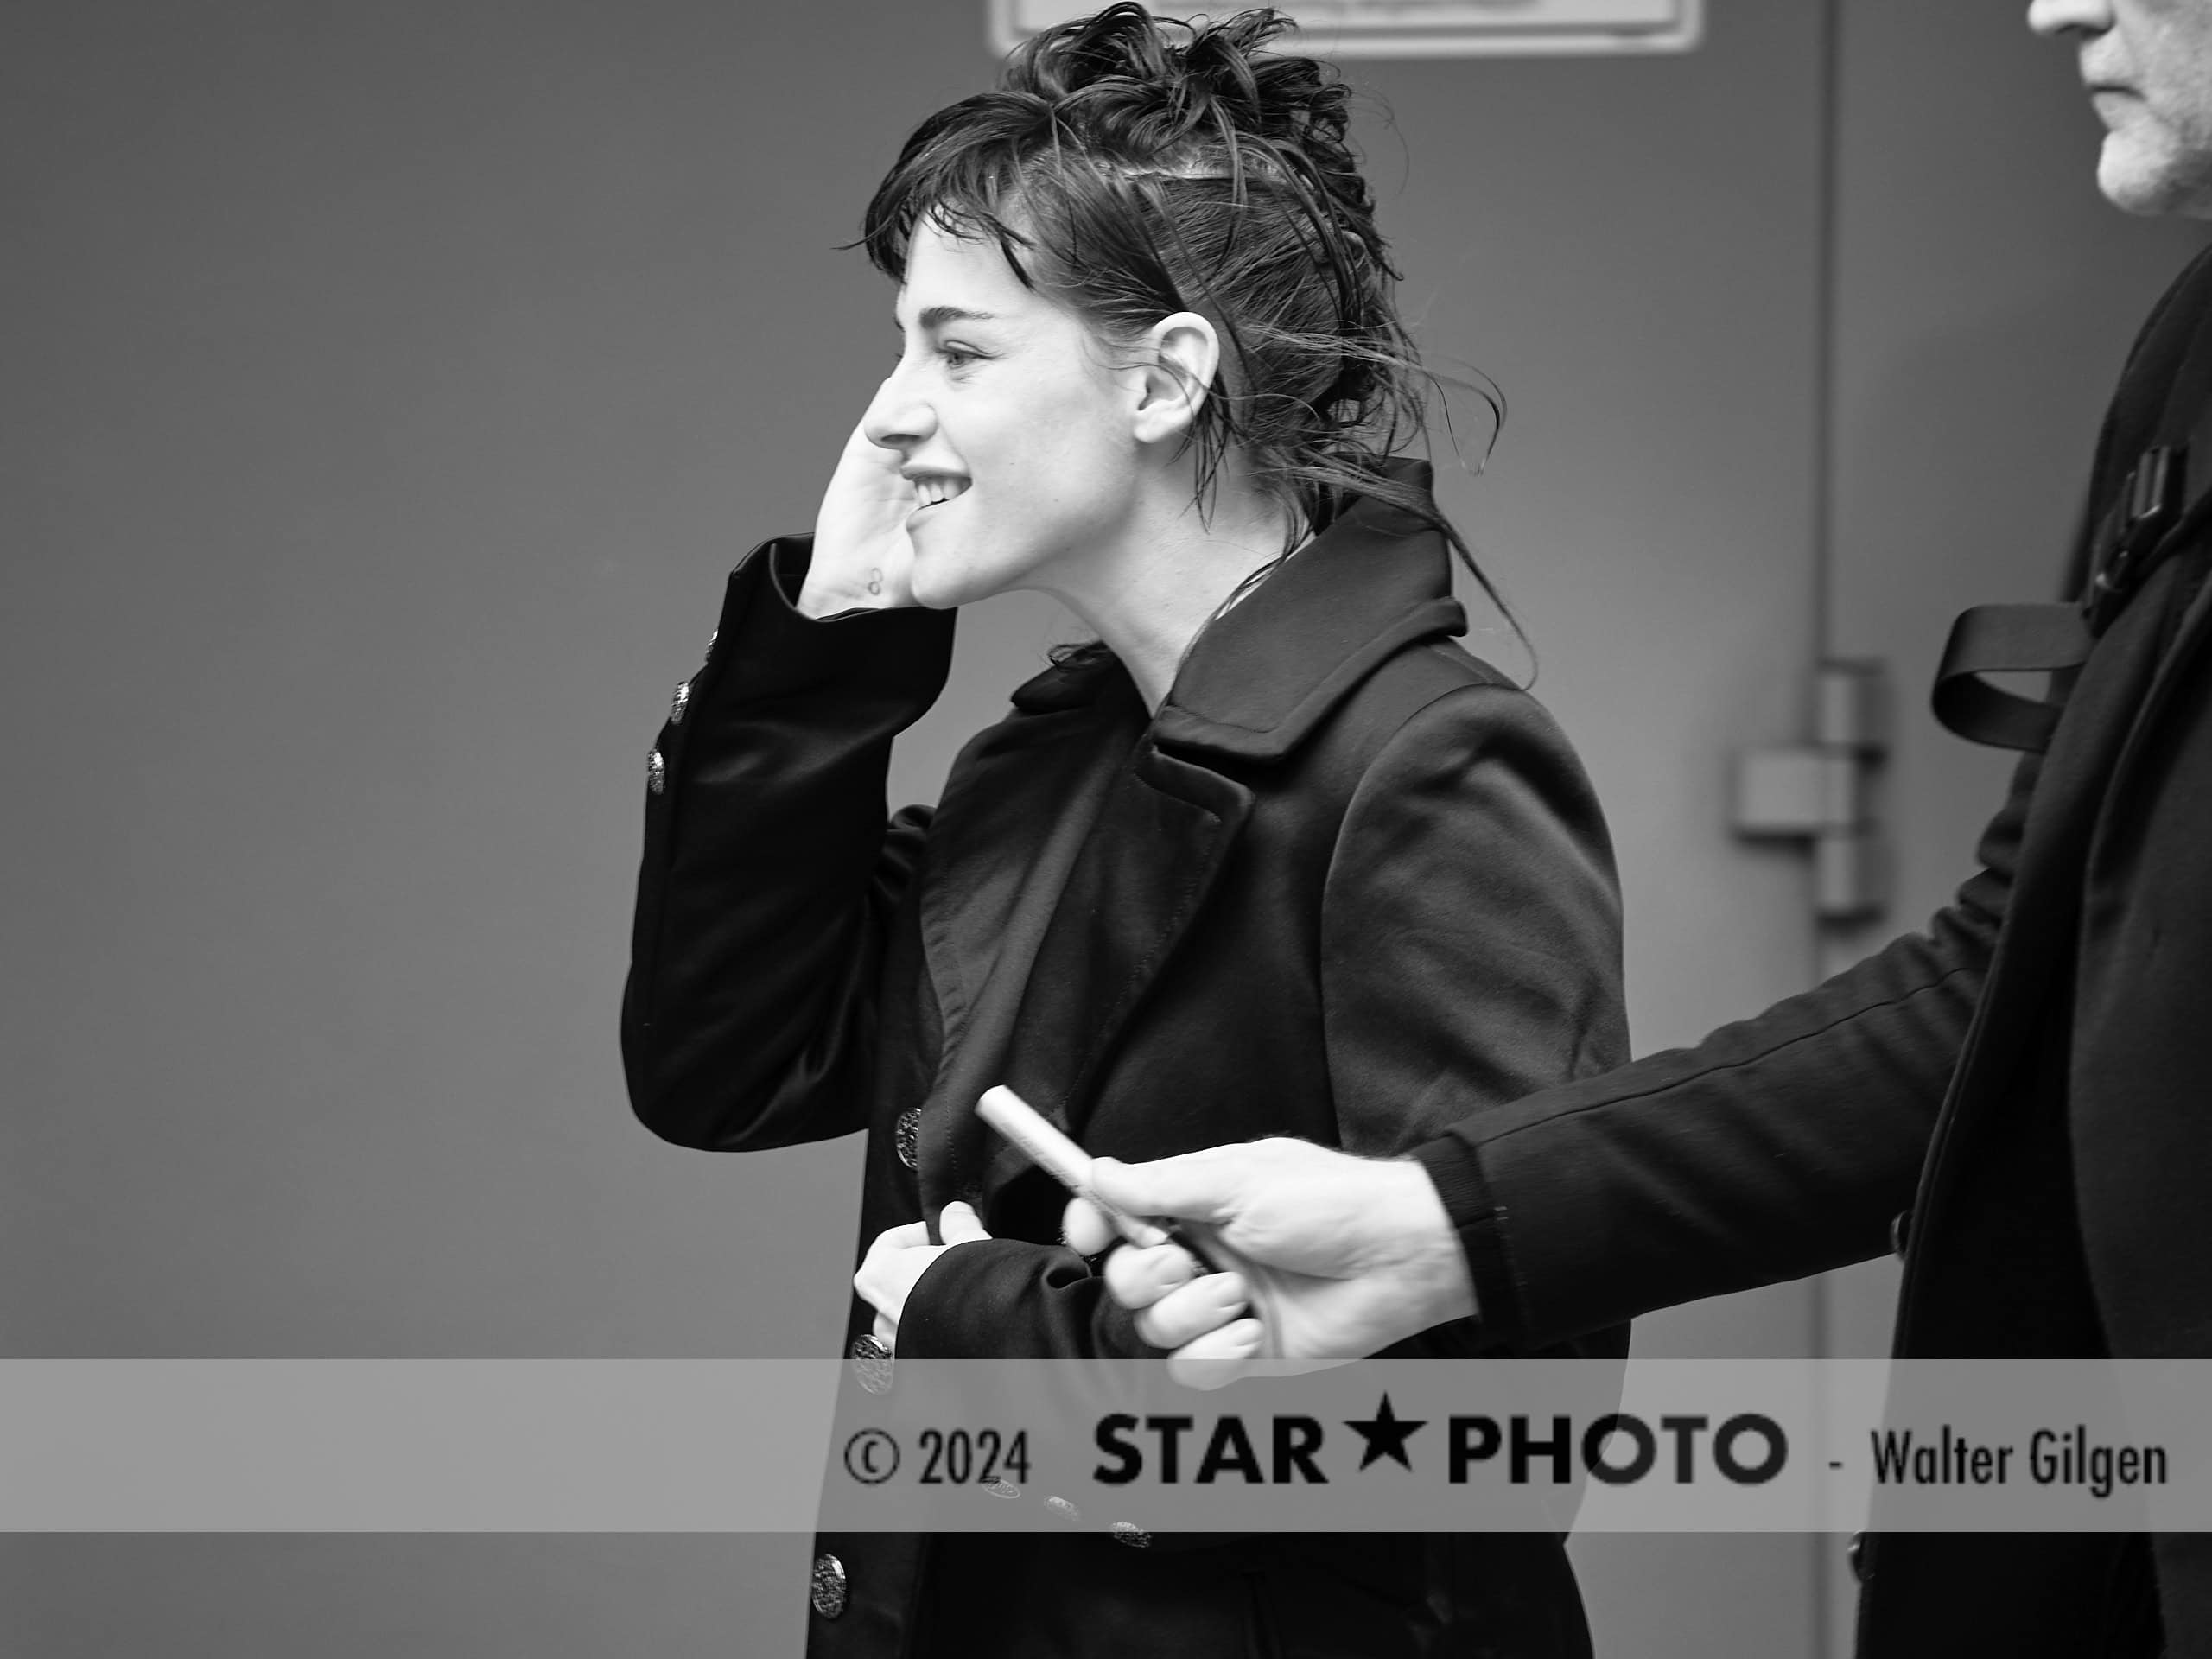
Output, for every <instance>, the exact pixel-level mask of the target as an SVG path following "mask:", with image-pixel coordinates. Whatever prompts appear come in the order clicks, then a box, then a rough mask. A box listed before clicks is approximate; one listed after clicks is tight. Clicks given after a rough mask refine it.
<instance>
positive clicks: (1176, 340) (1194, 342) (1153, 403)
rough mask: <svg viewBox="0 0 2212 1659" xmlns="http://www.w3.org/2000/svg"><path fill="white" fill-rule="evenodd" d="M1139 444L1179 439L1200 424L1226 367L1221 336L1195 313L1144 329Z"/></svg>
mask: <svg viewBox="0 0 2212 1659" xmlns="http://www.w3.org/2000/svg"><path fill="white" fill-rule="evenodd" d="M1137 353H1138V356H1139V359H1141V363H1142V365H1143V366H1142V367H1141V369H1140V370H1139V371H1138V373H1139V377H1140V378H1139V387H1138V397H1137V404H1136V410H1135V423H1136V436H1137V440H1138V442H1141V443H1156V442H1160V440H1162V439H1166V438H1180V437H1181V436H1182V435H1184V434H1185V433H1187V432H1188V431H1189V430H1190V429H1192V427H1193V426H1194V425H1196V424H1197V423H1198V411H1199V410H1202V409H1203V408H1205V401H1206V396H1207V388H1208V387H1210V386H1211V385H1213V377H1214V372H1215V371H1216V370H1217V369H1218V368H1219V367H1220V366H1221V338H1220V336H1219V335H1217V334H1215V333H1214V327H1213V324H1211V323H1210V322H1208V321H1206V320H1205V318H1204V317H1202V316H1200V315H1198V313H1197V312H1195V311H1173V312H1170V313H1169V314H1168V315H1166V316H1164V317H1162V318H1161V319H1160V321H1158V322H1155V323H1154V324H1153V325H1152V327H1150V328H1147V330H1146V331H1145V337H1144V340H1143V341H1142V342H1141V344H1140V345H1139V346H1138V347H1137Z"/></svg>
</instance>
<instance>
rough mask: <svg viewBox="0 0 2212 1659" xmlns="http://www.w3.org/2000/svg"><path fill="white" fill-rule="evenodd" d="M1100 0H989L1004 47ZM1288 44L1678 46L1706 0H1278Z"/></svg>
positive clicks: (1548, 48)
mask: <svg viewBox="0 0 2212 1659" xmlns="http://www.w3.org/2000/svg"><path fill="white" fill-rule="evenodd" d="M1105 3H1106V0H991V35H992V39H993V42H994V44H995V46H996V47H997V48H998V49H999V50H1000V51H1001V52H1003V51H1006V50H1008V49H1009V48H1012V47H1014V45H1015V44H1016V43H1017V42H1019V41H1021V40H1023V39H1025V38H1026V37H1027V36H1028V35H1033V34H1035V33H1037V31H1038V30H1039V29H1049V28H1051V27H1052V25H1053V24H1055V23H1064V22H1068V21H1069V20H1070V19H1071V18H1075V17H1085V16H1090V14H1091V13H1092V12H1094V11H1096V10H1100V9H1102V8H1103V6H1104V4H1105ZM1151 3H1152V5H1153V9H1154V10H1155V11H1158V12H1160V13H1161V14H1162V15H1164V16H1197V15H1201V14H1203V15H1204V16H1210V17H1217V18H1218V17H1226V16H1230V14H1232V13H1234V12H1236V11H1237V10H1241V9H1242V6H1243V0H1211V3H1208V0H1192V3H1184V4H1179V3H1177V0H1151ZM1277 10H1281V11H1285V12H1287V13H1288V14H1289V15H1290V16H1292V17H1293V18H1294V19H1295V20H1296V21H1297V23H1298V34H1297V35H1295V36H1294V37H1293V43H1294V48H1295V49H1296V50H1299V51H1301V52H1309V53H1313V54H1316V55H1319V56H1323V57H1343V58H1416V57H1478V56H1490V55H1493V54H1511V53H1522V54H1557V53H1591V52H1683V51H1688V49H1689V48H1692V47H1694V46H1695V45H1696V44H1697V43H1698V37H1699V35H1700V30H1701V29H1702V26H1703V22H1704V0H1281V3H1279V4H1278V5H1277Z"/></svg>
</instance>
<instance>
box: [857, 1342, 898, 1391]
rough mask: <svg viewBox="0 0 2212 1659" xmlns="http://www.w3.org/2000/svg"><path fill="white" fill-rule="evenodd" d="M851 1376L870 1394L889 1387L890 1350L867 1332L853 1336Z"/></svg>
mask: <svg viewBox="0 0 2212 1659" xmlns="http://www.w3.org/2000/svg"><path fill="white" fill-rule="evenodd" d="M852 1356H853V1376H854V1378H855V1381H857V1382H858V1383H860V1385H861V1387H862V1388H864V1389H867V1390H868V1392H869V1393H870V1394H885V1393H887V1392H889V1390H890V1388H891V1350H890V1349H889V1348H888V1347H887V1346H886V1345H885V1344H883V1343H881V1342H880V1341H879V1340H877V1338H875V1336H874V1334H873V1333H872V1332H865V1331H863V1332H861V1334H860V1335H859V1336H857V1337H855V1338H853V1347H852Z"/></svg>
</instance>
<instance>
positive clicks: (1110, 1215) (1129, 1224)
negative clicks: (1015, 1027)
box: [976, 1084, 1205, 1262]
mask: <svg viewBox="0 0 2212 1659" xmlns="http://www.w3.org/2000/svg"><path fill="white" fill-rule="evenodd" d="M976 1116H978V1117H980V1118H982V1120H983V1122H986V1123H988V1124H989V1125H990V1126H991V1127H992V1128H995V1129H996V1130H997V1131H998V1132H999V1133H1000V1134H1001V1135H1004V1136H1006V1138H1007V1140H1009V1141H1013V1142H1014V1145H1015V1146H1017V1147H1020V1148H1021V1150H1022V1151H1023V1152H1024V1153H1026V1154H1028V1157H1029V1160H1030V1161H1031V1162H1032V1163H1033V1164H1035V1165H1036V1166H1038V1167H1039V1169H1041V1170H1043V1171H1044V1172H1045V1173H1046V1174H1048V1175H1050V1176H1051V1177H1052V1179H1054V1180H1056V1181H1058V1183H1059V1184H1060V1185H1062V1186H1065V1188H1067V1190H1068V1191H1069V1192H1072V1193H1074V1194H1075V1195H1076V1197H1077V1198H1081V1199H1083V1200H1084V1202H1085V1203H1086V1204H1089V1205H1092V1206H1094V1207H1095V1208H1096V1210H1097V1211H1098V1212H1099V1213H1100V1214H1101V1215H1103V1216H1104V1217H1106V1219H1107V1220H1108V1221H1109V1222H1111V1223H1112V1224H1114V1230H1115V1231H1116V1232H1117V1233H1119V1234H1121V1236H1122V1237H1123V1238H1126V1239H1127V1240H1128V1241H1129V1243H1132V1244H1135V1245H1136V1246H1138V1247H1139V1248H1140V1249H1151V1248H1152V1247H1153V1246H1154V1245H1156V1244H1179V1245H1181V1246H1182V1247H1183V1248H1184V1249H1186V1250H1188V1251H1190V1253H1191V1254H1192V1255H1194V1256H1197V1257H1198V1259H1199V1260H1200V1261H1201V1262H1203V1261H1205V1255H1203V1254H1202V1253H1201V1252H1200V1250H1199V1249H1198V1246H1197V1245H1196V1244H1195V1243H1192V1241H1191V1240H1190V1239H1189V1238H1188V1237H1186V1236H1185V1235H1184V1234H1183V1233H1182V1231H1181V1230H1179V1229H1177V1228H1173V1227H1162V1226H1160V1225H1158V1224H1155V1223H1153V1222H1149V1221H1145V1220H1142V1219H1141V1218H1139V1217H1135V1216H1132V1215H1128V1214H1127V1213H1125V1212H1124V1211H1120V1210H1117V1209H1116V1208H1115V1207H1114V1206H1113V1205H1110V1204H1109V1203H1107V1202H1106V1200H1105V1199H1103V1198H1100V1197H1099V1196H1098V1195H1097V1194H1096V1192H1092V1191H1091V1190H1090V1166H1091V1165H1092V1163H1093V1162H1095V1161H1096V1160H1094V1159H1093V1158H1092V1157H1091V1155H1090V1154H1089V1153H1087V1152H1085V1151H1084V1149H1083V1148H1082V1147H1078V1146H1077V1145H1076V1143H1075V1142H1074V1141H1071V1140H1069V1139H1068V1137H1067V1136H1066V1135H1063V1134H1061V1133H1060V1132H1059V1130H1058V1129H1056V1128H1053V1127H1052V1124H1051V1122H1048V1121H1047V1120H1046V1117H1045V1115H1044V1114H1043V1113H1041V1112H1039V1110H1038V1109H1036V1108H1035V1107H1034V1106H1032V1105H1031V1104H1030V1103H1028V1102H1027V1101H1026V1100H1024V1099H1023V1098H1022V1097H1021V1096H1020V1095H1017V1094H1015V1093H1014V1090H1011V1089H1009V1088H1007V1086H1006V1085H1005V1084H999V1085H998V1086H997V1087H996V1088H994V1089H987V1090H984V1091H983V1096H982V1099H980V1100H978V1101H977V1102H976Z"/></svg>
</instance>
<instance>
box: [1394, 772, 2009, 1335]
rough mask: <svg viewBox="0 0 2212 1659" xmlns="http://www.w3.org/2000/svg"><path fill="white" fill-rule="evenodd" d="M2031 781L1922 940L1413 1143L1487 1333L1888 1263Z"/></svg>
mask: <svg viewBox="0 0 2212 1659" xmlns="http://www.w3.org/2000/svg"><path fill="white" fill-rule="evenodd" d="M2037 766H2038V762H2037V760H2035V759H2033V758H2032V757H2031V758H2030V759H2029V760H2025V761H2024V762H2023V763H2022V764H2021V766H2020V768H2019V770H2018V772H2017V773H2016V774H2015V777H2014V781H2013V786H2012V795H2011V797H2010V798H2009V799H2008V800H2007V801H2006V803H2005V806H2004V808H2003V809H2002V810H2000V811H1999V813H1998V815H1997V817H1996V818H1995V819H1994V820H1993V821H1992V823H1990V826H1989V828H1988V829H1987V831H1986V833H1985V834H1984V836H1983V838H1982V842H1981V846H1980V860H1981V863H1982V868H1981V869H1980V871H1979V872H1977V873H1976V874H1974V876H1973V877H1972V878H1971V879H1970V880H1967V883H1966V884H1965V885H1964V886H1963V887H1961V889H1960V890H1959V893H1958V896H1957V898H1956V899H1955V901H1954V902H1953V903H1952V904H1951V905H1949V906H1947V907H1946V908H1945V909H1943V910H1942V911H1941V912H1938V913H1937V914H1936V917H1935V918H1934V919H1933V920H1932V921H1931V922H1930V924H1929V927H1928V930H1927V931H1926V932H1924V933H1915V934H1908V935H1906V936H1904V938H1899V939H1897V941H1896V942H1894V943H1893V944H1891V945H1890V946H1889V947H1888V948H1887V949H1885V950H1882V951H1881V952H1879V953H1878V954H1877V955H1875V956H1873V957H1869V958H1867V959H1866V961H1864V962H1862V963H1859V965H1858V966H1856V967H1854V968H1852V969H1848V970H1847V971H1846V972H1844V973H1842V974H1840V975H1839V976H1836V977H1835V978H1834V979H1831V980H1829V981H1828V982H1827V983H1826V984H1823V985H1821V986H1820V987H1818V988H1815V989H1814V990H1811V991H1808V992H1806V993H1805V994H1803V995H1799V996H1794V997H1791V998H1789V1000H1788V1001H1783V1002H1780V1003H1777V1005H1776V1006H1775V1007H1772V1008H1770V1009H1769V1010H1767V1011H1766V1012H1765V1013H1764V1014H1759V1015H1758V1016H1757V1017H1755V1018H1753V1019H1751V1020H1744V1021H1741V1022H1740V1023H1738V1024H1735V1025H1731V1026H1726V1027H1722V1028H1721V1029H1720V1030H1719V1031H1716V1032H1714V1033H1713V1034H1712V1035H1711V1036H1710V1037H1707V1039H1705V1040H1704V1041H1703V1042H1701V1043H1700V1044H1698V1045H1697V1046H1695V1047H1693V1048H1688V1049H1677V1050H1670V1051H1669V1052H1664V1053H1660V1054H1654V1055H1651V1056H1649V1057H1648V1058H1644V1059H1642V1060H1639V1061H1637V1062H1636V1063H1635V1064H1634V1065H1629V1066H1626V1067H1624V1068H1622V1069H1621V1070H1619V1071H1614V1072H1611V1074H1609V1075H1607V1076H1605V1077H1598V1078H1594V1079H1591V1080H1588V1081H1586V1082H1581V1083H1577V1084H1570V1085H1568V1086H1566V1087H1563V1088H1555V1089H1551V1090H1546V1091H1545V1092H1542V1093H1540V1094H1536V1095H1534V1096H1530V1097H1529V1098H1528V1099H1525V1100H1522V1101H1520V1102H1518V1103H1515V1104H1513V1105H1511V1106H1510V1107H1507V1108H1503V1109H1499V1108H1496V1107H1491V1106H1487V1105H1484V1106H1480V1107H1477V1108H1476V1109H1471V1110H1469V1111H1467V1112H1465V1113H1462V1114H1459V1115H1458V1116H1457V1117H1456V1121H1453V1122H1450V1123H1449V1124H1448V1125H1447V1126H1446V1131H1445V1133H1444V1134H1442V1135H1440V1136H1439V1137H1438V1138H1437V1139H1436V1140H1434V1141H1430V1142H1429V1143H1427V1145H1425V1146H1423V1147H1420V1148H1418V1149H1417V1151H1416V1153H1415V1155H1416V1156H1417V1157H1418V1158H1419V1159H1420V1160H1421V1162H1422V1163H1423V1164H1424V1165H1425V1166H1427V1169H1428V1172H1429V1173H1430V1175H1431V1177H1432V1178H1433V1179H1434V1180H1435V1182H1436V1185H1437V1190H1438V1192H1439V1193H1440V1196H1441V1197H1442V1198H1443V1200H1444V1204H1445V1207H1446V1210H1447V1211H1449V1212H1450V1213H1451V1215H1452V1220H1453V1223H1454V1224H1455V1225H1457V1226H1458V1228H1459V1236H1460V1242H1461V1243H1462V1244H1463V1245H1464V1246H1465V1249H1466V1252H1467V1263H1468V1268H1469V1272H1470V1273H1471V1275H1472V1278H1473V1281H1474V1287H1475V1298H1476V1301H1477V1304H1478V1306H1479V1308H1480V1309H1481V1315H1480V1317H1481V1319H1482V1321H1483V1324H1484V1328H1485V1329H1486V1330H1488V1331H1489V1332H1491V1333H1493V1334H1494V1335H1496V1336H1497V1337H1498V1338H1501V1339H1503V1340H1507V1341H1510V1342H1513V1343H1515V1344H1518V1345H1527V1344H1541V1343H1548V1342H1553V1341H1556V1340H1559V1339H1560V1338H1564V1337H1569V1336H1572V1335H1574V1334H1576V1333H1578V1332H1585V1331H1588V1330H1591V1329H1593V1328H1596V1327H1599V1326H1603V1325H1612V1324H1616V1323H1618V1322H1619V1321H1622V1320H1624V1319H1629V1318H1631V1317H1632V1316H1634V1315H1636V1314H1638V1313H1649V1312H1651V1311H1652V1310H1654V1309H1656V1308H1661V1307H1669V1306H1675V1304H1677V1303H1681V1302H1687V1301H1692V1300H1696V1299H1698V1298H1700V1297H1705V1296H1716V1295H1719V1294H1724V1293H1726V1292H1730V1291H1737V1290H1745V1289H1749V1288H1751V1287H1754V1286H1758V1285H1764V1284H1771V1283H1774V1282H1777V1281H1781V1280H1785V1279H1795V1278H1800V1277H1802V1276H1803V1275H1805V1274H1813V1273H1820V1272H1823V1271H1825V1270H1827V1269H1828V1268H1836V1267H1841V1266H1843V1265H1845V1264H1847V1263H1848V1262H1858V1261H1863V1260H1866V1258H1868V1257H1870V1256H1873V1255H1879V1254H1881V1253H1882V1251H1883V1250H1884V1249H1887V1248H1888V1245H1889V1230H1890V1225H1891V1219H1892V1217H1895V1216H1896V1215H1897V1213H1898V1212H1899V1211H1903V1210H1904V1208H1905V1207H1906V1206H1907V1205H1909V1204H1910V1203H1911V1201H1912V1197H1913V1192H1914V1189H1915V1186H1916V1183H1917V1181H1918V1179H1919V1174H1920V1168H1921V1164H1922V1162H1923V1158H1924V1156H1925V1154H1926V1152H1927V1149H1928V1141H1929V1135H1930V1133H1931V1132H1932V1131H1933V1129H1934V1127H1935V1122H1936V1114H1937V1111H1938V1110H1939V1109H1940V1108H1941V1106H1942V1101H1943V1096H1944V1093H1945V1090H1947V1089H1948V1087H1949V1084H1950V1079H1951V1074H1952V1071H1954V1069H1955V1066H1956V1065H1957V1062H1958V1057H1959V1053H1960V1051H1961V1047H1962V1046H1963V1045H1964V1042H1965V1039H1966V1033H1967V1027H1968V1025H1969V1023H1970V1021H1971V1020H1972V1019H1973V1015H1974V1006H1975V1004H1976V1002H1977V1001H1978V1000H1979V998H1980V993H1981V987H1982V983H1983V981H1984V979H1985V977H1986V974H1987V972H1988V968H1989V963H1990V958H1991V956H1992V954H1993V950H1994V949H1995V946H1996V939H1997V932H1998V927H1999V923H2000V921H2001V920H2002V918H2003V916H2004V911H2005V902H2006V899H2007V898H2008V896H2009V895H2010V893H2011V891H2012V872H2013V867H2014V863H2015V861H2016V859H2017V857H2018V849H2019V844H2020V835H2021V829H2022V825H2023V823H2024V821H2025V818H2026V816H2027V810H2028V803H2029V798H2030V797H2031V793H2032V791H2033V788H2034V781H2035V777H2036V773H2037Z"/></svg>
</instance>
